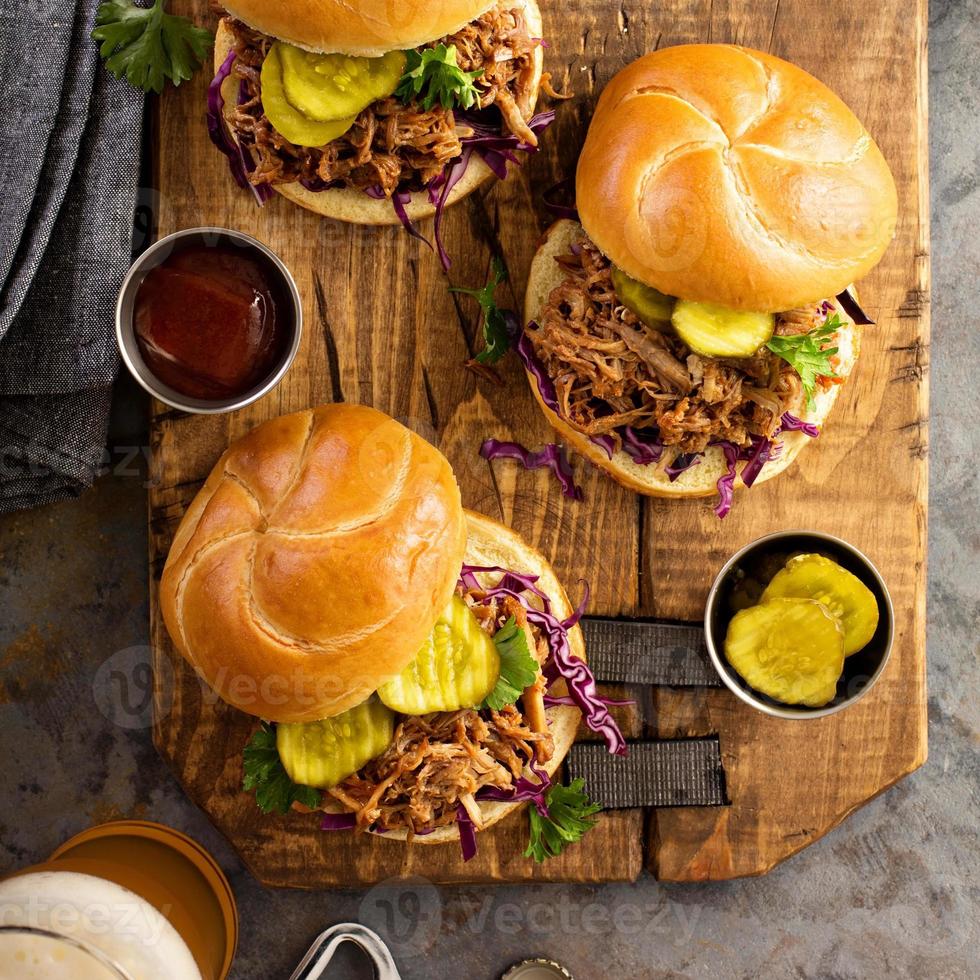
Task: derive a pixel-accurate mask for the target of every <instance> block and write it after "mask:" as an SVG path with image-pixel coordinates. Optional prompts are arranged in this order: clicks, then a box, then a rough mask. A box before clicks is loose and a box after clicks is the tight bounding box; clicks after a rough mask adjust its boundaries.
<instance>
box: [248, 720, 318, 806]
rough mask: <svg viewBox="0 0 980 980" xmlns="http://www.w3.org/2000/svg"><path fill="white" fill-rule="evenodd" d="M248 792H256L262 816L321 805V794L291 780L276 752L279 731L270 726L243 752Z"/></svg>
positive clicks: (253, 738)
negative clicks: (295, 806)
mask: <svg viewBox="0 0 980 980" xmlns="http://www.w3.org/2000/svg"><path fill="white" fill-rule="evenodd" d="M243 759H244V763H245V779H244V780H243V783H242V785H243V786H244V788H245V789H246V790H252V789H254V790H255V802H256V803H258V805H259V809H260V810H261V811H262V812H263V813H288V812H289V811H290V809H291V808H292V805H293V803H294V802H295V803H302V804H304V805H305V806H308V807H309V808H310V809H311V810H315V809H316V808H317V807H318V806H319V805H320V791H319V790H318V789H314V788H313V787H312V786H300V785H299V784H298V783H294V782H293V781H292V780H291V779H290V778H289V773H287V772H286V767H285V766H284V765H283V764H282V759H280V758H279V750H278V749H277V748H276V730H275V728H274V727H273V726H272V725H270V724H269V723H268V722H266V721H264V722H262V727H261V728H260V729H258V731H256V733H255V734H254V735H253V736H252V738H251V740H250V741H249V743H248V745H246V746H245V752H244V756H243Z"/></svg>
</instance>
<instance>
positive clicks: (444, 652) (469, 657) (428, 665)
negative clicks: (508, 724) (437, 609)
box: [378, 596, 500, 715]
mask: <svg viewBox="0 0 980 980" xmlns="http://www.w3.org/2000/svg"><path fill="white" fill-rule="evenodd" d="M499 675H500V654H498V653H497V648H496V646H494V642H493V640H492V639H491V638H490V636H489V635H488V634H487V632H486V631H485V630H483V629H482V628H481V627H480V624H479V622H478V621H477V618H476V616H474V615H473V612H472V610H471V609H470V607H469V606H467V605H466V603H465V602H464V601H463V600H462V599H461V598H460V597H459V596H453V598H452V600H451V601H450V603H449V605H448V606H447V607H446V609H445V611H444V612H443V614H442V615H441V616H440V617H439V619H438V620H437V621H436V625H435V626H434V627H433V628H432V632H431V633H430V634H429V638H428V639H427V640H426V641H425V643H424V644H423V646H422V649H421V650H420V651H419V653H418V656H417V657H416V658H415V659H414V660H413V661H412V662H411V663H410V664H409V665H408V666H407V667H406V668H405V669H404V670H403V671H402V672H401V673H400V674H399V675H398V676H397V677H395V678H393V679H392V680H390V681H388V682H387V683H386V684H382V685H381V687H379V688H378V697H380V698H381V700H382V701H383V702H384V703H385V704H386V705H388V707H389V708H391V709H392V710H393V711H397V712H399V713H400V714H403V715H427V714H429V713H430V712H432V711H456V710H458V709H459V708H473V707H476V705H478V704H480V703H481V702H482V701H483V699H484V698H485V697H486V696H487V695H488V694H489V693H490V692H491V691H492V690H493V689H494V687H495V686H496V683H497V678H498V677H499Z"/></svg>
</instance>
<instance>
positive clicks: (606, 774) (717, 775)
mask: <svg viewBox="0 0 980 980" xmlns="http://www.w3.org/2000/svg"><path fill="white" fill-rule="evenodd" d="M565 764H566V767H567V770H568V777H569V779H577V778H579V777H582V778H583V779H584V780H585V788H586V791H587V792H588V794H589V796H590V797H591V798H592V799H593V800H595V801H596V802H597V803H601V804H602V807H603V809H605V810H616V809H623V808H627V807H643V806H724V805H726V804H727V803H728V802H729V800H728V794H727V792H726V790H725V770H724V767H723V766H722V764H721V749H720V747H719V744H718V739H717V737H708V738H688V739H678V740H674V741H662V742H646V741H643V742H640V741H636V742H630V743H629V753H628V754H627V755H625V756H618V755H610V754H609V752H608V751H607V750H606V747H605V745H603V744H602V743H601V742H577V743H576V744H575V745H573V746H572V748H571V751H570V752H569V753H568V756H567V758H566V760H565Z"/></svg>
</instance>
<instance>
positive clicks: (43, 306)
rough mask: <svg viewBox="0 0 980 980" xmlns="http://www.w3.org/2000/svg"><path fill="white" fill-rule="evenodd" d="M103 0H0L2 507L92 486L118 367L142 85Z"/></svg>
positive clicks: (136, 176)
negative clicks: (105, 36) (98, 15)
mask: <svg viewBox="0 0 980 980" xmlns="http://www.w3.org/2000/svg"><path fill="white" fill-rule="evenodd" d="M97 5H98V0H74V2H71V0H0V133H2V138H3V149H2V150H0V512H3V511H9V510H16V509H18V508H21V507H31V506H35V505H38V504H42V503H46V502H48V501H52V500H58V499H61V498H63V497H68V496H71V495H74V494H77V493H79V492H80V491H81V490H83V489H84V488H85V487H87V486H90V485H91V484H92V482H93V480H94V478H95V475H96V474H97V472H98V470H99V467H100V466H101V465H102V460H103V457H104V453H105V437H106V426H107V423H108V417H109V405H110V397H111V387H112V382H113V379H114V377H115V373H116V367H117V355H116V345H115V334H114V321H113V307H114V303H115V297H116V293H117V291H118V289H119V285H120V283H121V281H122V278H123V276H124V274H125V271H126V269H127V267H128V265H129V262H130V258H131V253H132V240H133V212H134V208H135V204H136V195H137V186H138V183H139V173H140V139H141V131H142V113H143V102H144V98H143V94H142V93H141V92H139V91H137V90H135V89H133V88H131V87H130V86H129V85H128V84H127V83H125V82H120V81H118V80H117V79H115V78H113V77H112V76H111V75H109V74H108V73H107V72H106V71H105V69H104V68H103V67H102V64H101V62H100V60H99V57H98V49H97V46H96V44H95V42H94V41H92V39H91V38H90V33H91V31H92V27H93V23H94V18H95V9H96V7H97Z"/></svg>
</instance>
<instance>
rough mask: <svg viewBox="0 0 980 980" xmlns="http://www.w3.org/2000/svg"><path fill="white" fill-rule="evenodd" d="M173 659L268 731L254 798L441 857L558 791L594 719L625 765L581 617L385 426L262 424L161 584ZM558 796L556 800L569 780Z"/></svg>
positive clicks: (339, 409)
mask: <svg viewBox="0 0 980 980" xmlns="http://www.w3.org/2000/svg"><path fill="white" fill-rule="evenodd" d="M160 601H161V608H162V611H163V616H164V620H165V622H166V624H167V628H168V630H169V632H170V635H171V637H172V639H173V642H174V645H175V646H176V647H177V649H178V650H179V651H180V653H181V654H182V655H183V656H184V657H185V658H186V659H187V661H188V662H189V663H190V664H191V665H192V666H193V667H194V669H195V670H196V671H197V672H198V673H199V674H200V676H201V677H202V678H203V679H204V680H205V681H206V682H207V683H208V684H210V686H211V687H212V688H213V689H214V690H215V691H216V692H217V693H218V694H219V695H220V696H221V697H222V698H223V699H224V700H225V701H227V702H228V703H229V704H231V705H233V706H235V707H237V708H240V709H241V710H242V711H245V712H248V713H250V714H252V715H256V716H258V717H260V718H262V719H264V722H263V725H262V727H261V728H260V729H259V730H258V731H257V732H256V733H255V735H254V737H253V739H252V742H251V743H250V745H249V746H248V747H247V748H246V750H245V786H246V788H247V789H254V790H255V791H256V795H257V801H258V803H259V805H260V806H261V807H262V808H263V809H265V810H266V811H280V812H287V811H288V810H289V809H290V808H292V807H294V806H295V807H298V808H305V809H316V810H321V811H323V813H322V815H321V820H322V826H323V827H324V829H346V828H352V829H359V830H365V831H367V830H370V831H373V832H375V833H383V834H386V835H388V836H390V837H394V838H399V839H413V838H414V839H416V840H418V841H420V842H425V843H438V842H441V841H445V840H447V839H456V838H457V837H459V839H460V840H461V841H462V842H463V844H464V854H465V855H467V856H468V855H470V854H472V852H473V850H474V848H475V844H474V836H473V835H474V831H475V830H480V829H484V828H486V827H488V826H490V825H492V824H494V823H496V822H497V821H498V820H500V819H502V818H503V817H504V816H506V815H507V814H508V813H509V812H511V811H513V810H514V809H516V808H518V807H520V806H522V805H524V804H525V803H527V802H532V803H534V805H535V808H536V812H540V811H542V810H543V811H544V812H545V813H546V812H547V802H546V798H547V794H548V792H549V790H550V789H551V788H552V785H553V784H552V777H553V776H554V774H555V772H556V770H557V768H558V766H559V764H560V763H561V760H562V759H563V758H564V756H565V754H566V753H567V752H568V749H569V747H570V745H571V743H572V741H573V740H574V737H575V732H576V728H577V725H578V722H579V719H580V718H581V717H582V716H584V718H585V720H586V723H587V724H589V725H590V726H591V727H592V728H593V729H595V730H596V731H598V732H601V733H602V734H603V735H604V736H605V737H606V739H607V742H608V743H609V745H610V748H611V749H612V750H613V751H623V748H624V746H623V741H622V736H621V735H620V733H619V730H618V729H617V728H616V726H615V723H614V722H613V721H612V719H611V718H610V716H609V713H608V711H607V708H606V705H605V703H604V702H603V701H602V699H601V698H599V696H598V694H597V693H596V690H595V684H594V681H593V679H592V675H591V673H590V672H589V670H588V667H587V666H586V665H585V662H584V649H583V643H582V635H581V630H580V628H579V627H578V626H577V625H576V624H577V621H578V617H579V615H580V611H576V610H574V609H573V608H572V606H571V605H570V603H569V601H568V598H567V596H566V595H565V592H564V591H563V589H562V587H561V585H560V584H559V582H558V580H557V579H556V577H555V575H554V572H553V571H552V570H551V568H550V567H549V565H548V563H547V562H546V561H545V559H544V558H543V557H542V556H541V555H540V554H538V553H537V552H536V551H534V550H533V549H531V548H529V547H528V546H527V545H526V544H525V543H524V542H523V541H521V539H520V538H519V537H518V535H516V534H515V533H514V532H513V531H511V530H509V529H508V528H506V527H503V526H501V525H499V524H497V523H495V522H494V521H491V520H488V519H487V518H485V517H481V516H479V515H477V514H474V513H470V512H467V511H465V510H464V509H463V507H462V504H461V502H460V495H459V488H458V487H457V484H456V480H455V478H454V476H453V472H452V469H451V468H450V465H449V463H448V461H447V460H446V459H445V457H444V456H442V454H441V453H439V452H438V450H436V449H435V448H433V447H432V446H431V445H429V443H427V442H425V441H424V440H423V439H421V438H420V437H419V436H417V435H415V434H414V433H412V432H411V431H409V430H408V429H407V428H405V427H404V426H402V425H401V424H399V423H398V422H396V421H394V420H393V419H390V418H388V417H387V416H386V415H383V414H382V413H380V412H377V411H375V410H374V409H370V408H365V407H360V406H354V405H328V406H323V407H320V408H317V409H314V410H311V411H305V412H299V413H297V414H295V415H287V416H283V417H281V418H278V419H275V420H273V421H270V422H266V423H265V424H263V425H260V426H259V427H258V428H256V429H254V430H253V431H252V432H250V433H249V434H248V435H246V436H245V437H243V438H242V439H239V440H238V441H237V442H236V443H234V444H233V445H232V446H231V447H230V448H229V449H228V450H227V452H226V453H225V454H224V455H223V456H222V457H221V459H220V460H219V462H218V464H217V465H216V466H215V468H214V470H213V471H212V473H211V475H210V477H209V478H208V480H207V482H206V483H205V484H204V487H203V488H202V489H201V491H200V492H199V493H198V495H197V497H196V498H195V499H194V501H193V502H192V503H191V505H190V507H189V508H188V510H187V513H186V514H185V515H184V518H183V520H182V521H181V524H180V527H179V528H178V531H177V534H176V536H175V538H174V542H173V546H172V548H171V551H170V555H169V557H168V559H167V563H166V567H165V568H164V571H163V576H162V579H161V584H160ZM556 785H557V784H556Z"/></svg>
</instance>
